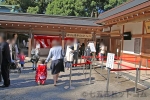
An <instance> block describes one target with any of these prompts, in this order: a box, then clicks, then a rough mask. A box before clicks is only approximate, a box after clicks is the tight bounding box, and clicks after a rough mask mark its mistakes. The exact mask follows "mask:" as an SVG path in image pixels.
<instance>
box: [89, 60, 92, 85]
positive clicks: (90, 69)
mask: <svg viewBox="0 0 150 100" xmlns="http://www.w3.org/2000/svg"><path fill="white" fill-rule="evenodd" d="M91 74H92V63H91V64H90V76H89V84H91Z"/></svg>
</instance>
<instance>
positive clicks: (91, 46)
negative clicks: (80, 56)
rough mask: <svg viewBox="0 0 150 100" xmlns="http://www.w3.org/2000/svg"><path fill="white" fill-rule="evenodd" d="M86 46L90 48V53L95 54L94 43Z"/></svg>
mask: <svg viewBox="0 0 150 100" xmlns="http://www.w3.org/2000/svg"><path fill="white" fill-rule="evenodd" d="M88 45H89V46H90V49H91V52H96V49H95V45H94V43H89V44H88Z"/></svg>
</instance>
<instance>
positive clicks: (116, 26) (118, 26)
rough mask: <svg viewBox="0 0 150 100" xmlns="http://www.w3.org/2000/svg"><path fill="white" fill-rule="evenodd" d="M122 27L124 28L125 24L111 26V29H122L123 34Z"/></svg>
mask: <svg viewBox="0 0 150 100" xmlns="http://www.w3.org/2000/svg"><path fill="white" fill-rule="evenodd" d="M122 29H123V25H113V26H112V27H111V31H120V33H121V34H122Z"/></svg>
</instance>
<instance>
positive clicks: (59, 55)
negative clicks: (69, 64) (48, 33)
mask: <svg viewBox="0 0 150 100" xmlns="http://www.w3.org/2000/svg"><path fill="white" fill-rule="evenodd" d="M63 56H64V52H63V49H62V47H61V46H55V47H52V48H51V49H50V51H49V54H48V57H47V59H46V61H45V62H49V60H50V59H52V60H58V59H63Z"/></svg>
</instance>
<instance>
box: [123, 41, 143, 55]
mask: <svg viewBox="0 0 150 100" xmlns="http://www.w3.org/2000/svg"><path fill="white" fill-rule="evenodd" d="M134 41H135V38H132V39H131V40H124V43H123V53H128V54H135V53H134ZM141 46H142V39H141V43H140V48H141ZM140 51H141V49H140ZM136 55H140V54H136Z"/></svg>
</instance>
